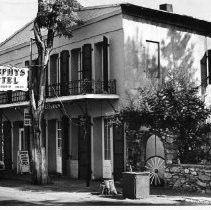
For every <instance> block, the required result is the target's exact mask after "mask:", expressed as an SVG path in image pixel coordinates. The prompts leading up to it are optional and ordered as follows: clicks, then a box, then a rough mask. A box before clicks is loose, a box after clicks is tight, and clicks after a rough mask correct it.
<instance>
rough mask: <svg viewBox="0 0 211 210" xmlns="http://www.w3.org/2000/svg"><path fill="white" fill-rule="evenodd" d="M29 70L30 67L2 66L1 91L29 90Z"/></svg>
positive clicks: (0, 74)
mask: <svg viewBox="0 0 211 210" xmlns="http://www.w3.org/2000/svg"><path fill="white" fill-rule="evenodd" d="M28 71H29V69H28V68H16V67H10V66H0V91H7V90H12V91H15V90H22V91H27V90H28Z"/></svg>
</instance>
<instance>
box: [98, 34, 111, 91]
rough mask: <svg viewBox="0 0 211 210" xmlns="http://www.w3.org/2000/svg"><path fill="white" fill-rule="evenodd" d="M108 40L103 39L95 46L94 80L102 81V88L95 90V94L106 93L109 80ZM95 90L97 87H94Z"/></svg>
mask: <svg viewBox="0 0 211 210" xmlns="http://www.w3.org/2000/svg"><path fill="white" fill-rule="evenodd" d="M108 47H109V40H108V38H107V37H105V36H104V37H103V41H101V42H98V43H96V44H95V80H96V81H103V87H101V88H100V89H96V91H97V93H101V92H103V91H108V88H109V87H108V80H109V53H108V51H109V48H108ZM96 88H97V87H96Z"/></svg>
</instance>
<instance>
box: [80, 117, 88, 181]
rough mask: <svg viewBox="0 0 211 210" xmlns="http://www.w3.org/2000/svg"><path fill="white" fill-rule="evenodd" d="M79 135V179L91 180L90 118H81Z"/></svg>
mask: <svg viewBox="0 0 211 210" xmlns="http://www.w3.org/2000/svg"><path fill="white" fill-rule="evenodd" d="M79 122H80V124H81V126H80V127H79V135H78V138H79V139H78V142H79V145H78V164H79V167H78V177H79V178H80V179H88V178H89V179H90V178H91V126H90V125H91V120H90V117H80V121H79Z"/></svg>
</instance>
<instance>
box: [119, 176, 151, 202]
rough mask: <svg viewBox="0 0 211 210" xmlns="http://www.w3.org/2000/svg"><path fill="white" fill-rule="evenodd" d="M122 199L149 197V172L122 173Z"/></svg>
mask: <svg viewBox="0 0 211 210" xmlns="http://www.w3.org/2000/svg"><path fill="white" fill-rule="evenodd" d="M122 184H123V197H125V198H131V199H140V198H147V197H149V193H150V173H149V172H123V183H122Z"/></svg>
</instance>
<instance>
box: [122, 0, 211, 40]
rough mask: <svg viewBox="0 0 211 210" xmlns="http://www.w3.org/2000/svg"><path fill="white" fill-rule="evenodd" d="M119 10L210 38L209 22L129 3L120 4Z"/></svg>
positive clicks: (210, 27)
mask: <svg viewBox="0 0 211 210" xmlns="http://www.w3.org/2000/svg"><path fill="white" fill-rule="evenodd" d="M121 8H122V13H123V14H127V15H131V16H136V17H140V18H143V19H146V20H151V21H154V22H159V23H164V24H168V25H172V26H175V27H180V28H183V29H188V30H191V31H196V32H198V33H199V34H203V35H207V36H211V22H208V21H205V20H200V19H197V18H194V17H191V16H186V15H180V14H177V13H171V12H167V11H163V10H155V9H151V8H146V7H142V6H138V5H134V4H130V3H122V4H121Z"/></svg>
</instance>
